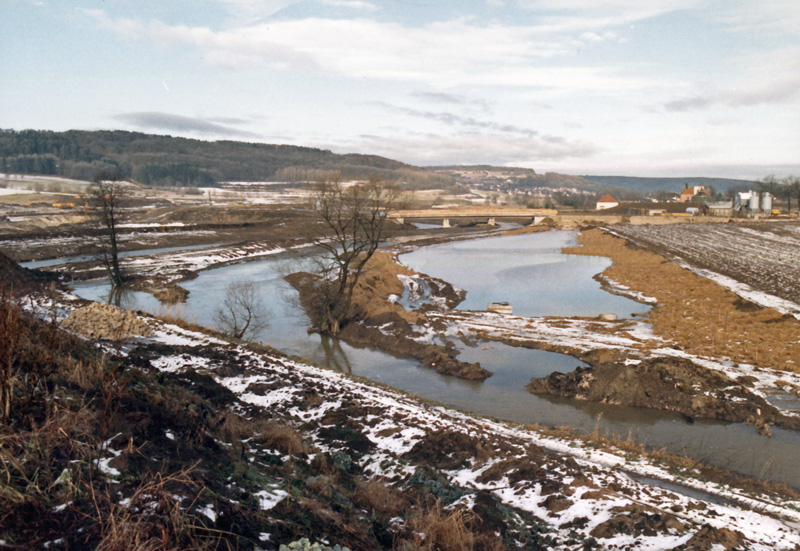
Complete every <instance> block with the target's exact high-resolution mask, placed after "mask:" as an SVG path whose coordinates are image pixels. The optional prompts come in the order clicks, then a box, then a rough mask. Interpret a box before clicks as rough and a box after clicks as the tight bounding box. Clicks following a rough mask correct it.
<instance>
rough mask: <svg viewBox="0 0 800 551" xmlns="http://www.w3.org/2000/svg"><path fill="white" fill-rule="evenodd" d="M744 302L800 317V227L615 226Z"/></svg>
mask: <svg viewBox="0 0 800 551" xmlns="http://www.w3.org/2000/svg"><path fill="white" fill-rule="evenodd" d="M607 229H608V231H610V232H611V233H613V234H616V235H619V236H622V237H624V238H626V239H629V240H631V241H633V242H635V243H639V244H643V245H646V246H648V247H651V248H653V249H655V250H656V251H657V252H660V253H664V254H666V255H667V256H670V257H672V258H676V259H678V260H679V261H682V262H683V263H685V264H687V265H688V266H689V267H691V268H692V269H694V270H696V271H697V272H698V273H700V274H701V275H704V276H706V277H709V278H711V279H713V280H715V281H717V282H718V283H720V284H721V285H723V286H724V287H727V288H729V289H730V290H732V291H734V292H735V293H737V294H739V295H740V296H742V297H743V298H746V299H747V300H750V301H752V302H755V303H757V304H760V305H762V306H766V307H769V308H775V309H776V310H778V311H780V312H783V313H789V314H794V315H796V316H800V222H794V221H792V222H752V223H741V224H668V225H650V226H615V227H613V228H607Z"/></svg>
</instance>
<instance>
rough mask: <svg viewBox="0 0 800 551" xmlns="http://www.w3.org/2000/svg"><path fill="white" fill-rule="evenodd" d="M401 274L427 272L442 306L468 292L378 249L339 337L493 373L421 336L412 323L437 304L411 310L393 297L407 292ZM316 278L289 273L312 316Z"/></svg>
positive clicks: (432, 364) (462, 370)
mask: <svg viewBox="0 0 800 551" xmlns="http://www.w3.org/2000/svg"><path fill="white" fill-rule="evenodd" d="M398 275H401V276H405V277H411V276H417V277H423V278H425V280H426V282H427V283H428V285H429V287H430V288H431V289H432V290H433V292H434V293H436V296H437V298H438V301H437V303H436V304H438V307H440V308H452V307H454V306H456V305H457V304H458V303H459V302H461V301H462V300H463V298H464V292H463V291H457V290H456V289H455V288H454V287H453V286H452V285H450V284H448V283H446V282H443V281H439V280H435V279H434V278H429V277H427V276H422V275H421V274H416V273H415V272H413V271H412V270H410V269H409V268H406V267H405V266H403V265H401V264H399V263H397V262H396V260H395V258H394V257H393V256H391V255H389V254H387V253H376V254H375V256H374V257H373V258H372V259H371V260H370V262H369V263H368V264H367V266H366V271H365V272H364V274H363V275H362V277H361V279H360V280H359V283H358V285H357V287H356V289H355V291H354V294H353V304H352V305H351V310H350V313H349V314H348V316H347V317H348V319H349V320H350V321H348V322H347V323H345V324H344V325H343V327H342V329H341V332H340V333H339V335H338V338H340V339H342V340H344V341H346V342H348V343H350V344H356V345H369V346H374V347H376V348H378V349H380V350H383V351H386V352H389V353H391V354H395V355H400V356H409V357H412V358H415V359H416V360H418V361H419V362H420V363H421V364H422V365H424V366H426V367H429V368H431V369H433V370H435V371H436V372H438V373H441V374H443V375H453V376H455V377H461V378H463V379H468V380H484V379H486V378H487V377H490V376H491V375H492V373H491V372H490V371H487V370H485V369H483V368H482V367H481V366H480V364H478V363H468V362H462V361H459V360H458V359H457V356H458V350H456V348H455V346H454V345H453V344H452V343H447V344H444V345H440V344H434V343H431V342H426V341H424V340H421V339H420V335H418V334H417V333H416V332H415V330H414V327H415V326H427V325H428V320H427V319H426V317H425V314H424V312H425V311H426V310H429V309H434V308H437V305H435V304H433V303H426V304H423V305H421V306H420V307H419V308H418V309H417V310H415V311H408V310H406V309H404V308H403V307H402V306H400V305H399V304H397V303H396V302H393V301H391V300H389V297H391V296H395V297H397V296H400V295H402V293H403V290H404V284H403V282H402V281H401V280H400V279H399V278H398ZM316 278H317V276H316V275H314V274H310V273H307V272H297V273H294V274H290V275H289V276H287V277H286V278H285V279H286V281H287V282H289V284H290V285H292V286H293V287H294V288H295V289H297V291H298V293H299V294H300V303H301V304H302V306H303V308H304V309H305V310H306V312H307V313H309V316H310V317H313V314H311V312H313V310H314V305H313V304H314V283H315V281H316Z"/></svg>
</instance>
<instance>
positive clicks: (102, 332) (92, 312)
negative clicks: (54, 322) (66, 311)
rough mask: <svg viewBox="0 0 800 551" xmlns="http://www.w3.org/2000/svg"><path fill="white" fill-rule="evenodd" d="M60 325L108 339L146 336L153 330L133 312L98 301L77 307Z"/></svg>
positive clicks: (89, 335) (80, 332) (91, 336)
mask: <svg viewBox="0 0 800 551" xmlns="http://www.w3.org/2000/svg"><path fill="white" fill-rule="evenodd" d="M61 327H63V328H64V329H68V330H69V331H73V332H75V333H78V334H79V335H83V336H84V337H89V338H91V339H108V340H122V339H125V338H128V337H133V336H143V337H146V336H147V335H150V334H151V333H152V332H153V330H152V329H151V328H150V326H149V325H147V324H146V323H145V322H143V321H142V320H141V319H139V316H137V315H136V314H135V313H134V312H129V311H128V310H123V309H122V308H117V307H116V306H111V305H110V304H102V303H99V302H95V303H93V304H90V305H89V306H84V307H83V308H78V309H77V310H75V311H74V312H72V313H71V314H70V315H69V316H68V317H67V319H65V320H64V321H63V322H62V324H61Z"/></svg>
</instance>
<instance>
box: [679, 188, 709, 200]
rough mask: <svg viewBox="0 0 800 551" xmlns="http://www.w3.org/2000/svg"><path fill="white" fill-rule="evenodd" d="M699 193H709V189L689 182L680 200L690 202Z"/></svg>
mask: <svg viewBox="0 0 800 551" xmlns="http://www.w3.org/2000/svg"><path fill="white" fill-rule="evenodd" d="M697 194H706V195H708V190H707V189H706V188H705V186H690V185H689V184H686V187H685V188H683V191H681V195H680V197H679V199H678V201H680V202H681V203H688V202H689V201H691V200H692V199H694V196H695V195H697Z"/></svg>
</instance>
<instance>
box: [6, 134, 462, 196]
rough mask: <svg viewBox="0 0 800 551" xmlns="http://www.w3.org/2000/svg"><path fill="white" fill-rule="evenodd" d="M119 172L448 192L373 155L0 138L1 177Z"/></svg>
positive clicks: (142, 139) (441, 181) (98, 137)
mask: <svg viewBox="0 0 800 551" xmlns="http://www.w3.org/2000/svg"><path fill="white" fill-rule="evenodd" d="M108 170H119V171H120V172H121V173H122V175H123V176H125V177H128V178H132V179H133V180H135V181H137V182H140V183H143V184H154V185H184V186H201V185H212V184H215V183H217V182H221V181H306V180H314V179H316V178H318V177H319V176H321V175H324V174H327V173H330V172H331V171H336V172H338V173H339V174H341V176H342V177H343V178H345V179H350V178H353V179H356V178H357V179H365V178H370V177H378V178H385V179H390V180H402V181H404V182H406V183H407V184H409V185H410V186H412V187H433V186H442V185H447V184H449V183H451V182H452V179H451V178H449V177H448V176H445V175H442V174H435V173H433V172H430V171H427V170H424V169H421V168H418V167H414V166H411V165H407V164H404V163H401V162H399V161H393V160H391V159H387V158H384V157H378V156H376V155H357V154H348V155H338V154H335V153H332V152H330V151H327V150H323V149H314V148H311V147H297V146H292V145H268V144H260V143H244V142H234V141H218V142H208V141H203V140H193V139H187V138H175V137H172V136H157V135H152V134H142V133H139V132H126V131H121V130H111V131H93V132H88V131H81V130H69V131H67V132H52V131H42V130H22V131H15V130H0V172H4V173H9V172H10V173H25V174H49V175H59V176H65V177H68V178H74V179H78V180H90V179H92V178H93V177H94V175H95V174H97V173H98V172H101V171H108Z"/></svg>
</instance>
